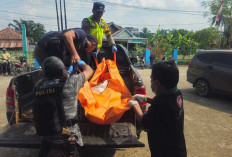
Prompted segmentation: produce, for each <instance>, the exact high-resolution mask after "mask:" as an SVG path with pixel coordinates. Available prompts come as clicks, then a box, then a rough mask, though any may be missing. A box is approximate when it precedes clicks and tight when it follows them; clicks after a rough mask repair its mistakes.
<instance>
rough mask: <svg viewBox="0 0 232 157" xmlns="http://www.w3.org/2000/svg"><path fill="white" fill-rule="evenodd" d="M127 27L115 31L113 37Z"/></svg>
mask: <svg viewBox="0 0 232 157" xmlns="http://www.w3.org/2000/svg"><path fill="white" fill-rule="evenodd" d="M124 29H125V28H121V29H119V30H118V31H116V32H114V34H112V37H114V36H115V35H117V34H118V33H120V32H122V31H123V30H124Z"/></svg>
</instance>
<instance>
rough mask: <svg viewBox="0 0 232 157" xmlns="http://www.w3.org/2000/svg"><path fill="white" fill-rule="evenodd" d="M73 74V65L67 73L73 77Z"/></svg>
mask: <svg viewBox="0 0 232 157" xmlns="http://www.w3.org/2000/svg"><path fill="white" fill-rule="evenodd" d="M72 72H73V65H70V67H69V68H68V70H67V73H69V74H70V75H71V74H72Z"/></svg>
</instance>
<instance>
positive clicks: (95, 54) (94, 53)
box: [91, 51, 99, 57]
mask: <svg viewBox="0 0 232 157" xmlns="http://www.w3.org/2000/svg"><path fill="white" fill-rule="evenodd" d="M91 53H92V55H93V56H94V57H97V55H98V54H99V52H97V51H96V52H91Z"/></svg>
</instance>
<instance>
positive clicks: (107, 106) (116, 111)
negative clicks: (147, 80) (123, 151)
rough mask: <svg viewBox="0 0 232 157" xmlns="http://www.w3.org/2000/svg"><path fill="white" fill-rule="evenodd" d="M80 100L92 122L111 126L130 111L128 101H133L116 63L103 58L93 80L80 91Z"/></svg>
mask: <svg viewBox="0 0 232 157" xmlns="http://www.w3.org/2000/svg"><path fill="white" fill-rule="evenodd" d="M107 69H108V71H107ZM78 99H79V101H80V103H81V106H82V107H83V108H84V110H85V116H86V117H87V118H88V119H89V120H90V121H91V122H93V123H97V124H111V123H115V122H117V121H118V120H119V119H120V118H121V117H122V115H123V114H124V113H125V111H127V110H129V109H130V107H129V105H128V103H127V101H128V99H131V93H130V91H129V90H128V88H127V87H126V85H125V83H124V81H123V79H122V77H121V75H120V74H119V70H118V68H117V66H116V62H115V61H112V60H105V59H104V58H103V59H102V62H101V63H100V64H98V65H97V69H96V71H95V73H94V75H93V77H92V78H91V80H90V81H89V82H88V81H87V82H86V83H85V84H84V86H83V87H82V88H81V90H80V91H79V93H78Z"/></svg>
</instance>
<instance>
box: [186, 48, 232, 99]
mask: <svg viewBox="0 0 232 157" xmlns="http://www.w3.org/2000/svg"><path fill="white" fill-rule="evenodd" d="M188 66H189V67H188V71H187V81H188V82H190V83H192V84H193V87H195V88H196V92H197V94H199V95H200V96H209V95H210V93H211V92H214V93H215V92H217V93H218V92H219V93H227V94H232V50H202V51H200V52H198V53H196V55H195V56H194V57H193V59H192V61H190V62H189V64H188Z"/></svg>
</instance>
